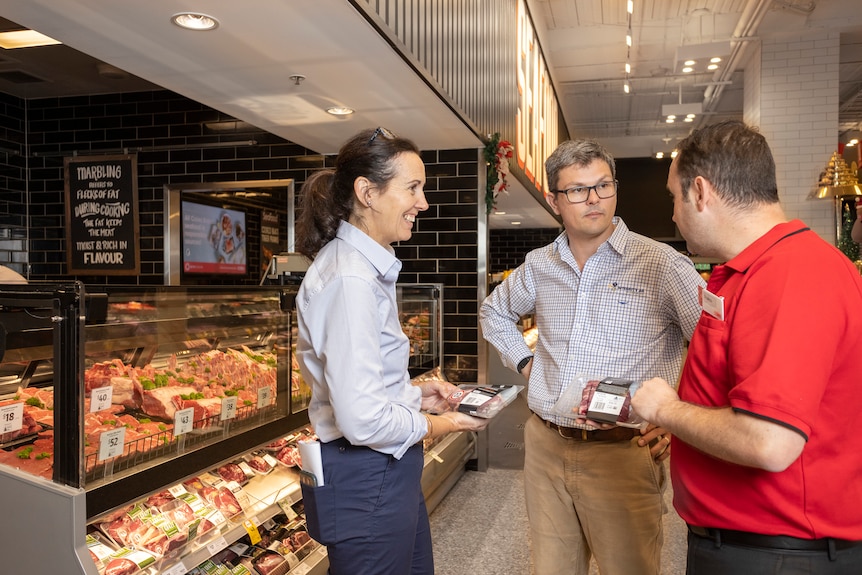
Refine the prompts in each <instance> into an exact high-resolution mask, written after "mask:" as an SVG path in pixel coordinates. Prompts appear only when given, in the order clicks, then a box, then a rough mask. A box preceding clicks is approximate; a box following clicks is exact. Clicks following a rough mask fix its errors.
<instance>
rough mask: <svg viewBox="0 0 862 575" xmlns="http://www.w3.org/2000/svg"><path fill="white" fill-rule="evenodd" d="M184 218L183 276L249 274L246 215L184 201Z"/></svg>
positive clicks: (182, 228)
mask: <svg viewBox="0 0 862 575" xmlns="http://www.w3.org/2000/svg"><path fill="white" fill-rule="evenodd" d="M180 216H181V222H182V225H181V230H182V270H183V273H186V274H230V275H245V273H246V271H247V270H246V241H245V240H246V229H247V228H246V222H245V212H242V211H239V210H230V209H226V208H222V207H218V206H209V205H206V204H199V203H196V202H189V201H185V200H184V201H183V202H182V205H181V208H180Z"/></svg>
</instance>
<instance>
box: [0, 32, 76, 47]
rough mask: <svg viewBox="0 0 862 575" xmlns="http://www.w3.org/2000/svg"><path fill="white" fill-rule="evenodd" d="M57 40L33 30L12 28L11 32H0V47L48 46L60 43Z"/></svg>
mask: <svg viewBox="0 0 862 575" xmlns="http://www.w3.org/2000/svg"><path fill="white" fill-rule="evenodd" d="M60 43H61V42H60V41H59V40H54V39H53V38H51V37H49V36H45V35H44V34H41V33H40V32H36V31H35V30H13V31H11V32H0V48H5V49H6V50H12V49H15V48H33V47H35V46H50V45H52V44H60Z"/></svg>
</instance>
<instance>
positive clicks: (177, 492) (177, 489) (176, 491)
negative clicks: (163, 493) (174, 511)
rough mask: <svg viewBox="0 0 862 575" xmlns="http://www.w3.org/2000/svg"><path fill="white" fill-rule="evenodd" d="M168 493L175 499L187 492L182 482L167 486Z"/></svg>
mask: <svg viewBox="0 0 862 575" xmlns="http://www.w3.org/2000/svg"><path fill="white" fill-rule="evenodd" d="M168 493H170V494H171V495H173V496H174V498H175V499H179V498H180V496H181V495H183V494H185V493H188V491H187V490H186V488H185V487H184V486H183V484H182V483H177V484H176V485H174V486H171V487H168Z"/></svg>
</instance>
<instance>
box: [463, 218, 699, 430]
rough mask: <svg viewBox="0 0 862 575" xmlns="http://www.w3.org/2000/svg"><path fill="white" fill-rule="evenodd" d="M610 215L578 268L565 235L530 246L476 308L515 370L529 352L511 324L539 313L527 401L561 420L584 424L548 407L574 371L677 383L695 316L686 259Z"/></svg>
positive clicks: (693, 280) (692, 277) (692, 276)
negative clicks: (608, 227)
mask: <svg viewBox="0 0 862 575" xmlns="http://www.w3.org/2000/svg"><path fill="white" fill-rule="evenodd" d="M613 221H614V224H615V225H616V229H615V230H614V232H613V233H612V234H611V236H610V238H608V240H607V241H606V242H605V243H603V244H602V245H601V246H599V249H598V251H597V252H596V253H595V254H594V255H593V256H592V257H590V258H589V259H588V260H587V263H586V264H585V265H584V269H583V271H580V270H579V269H578V265H577V263H576V262H575V258H574V256H573V255H572V252H571V250H570V249H569V244H568V240H567V237H566V233H565V232H563V233H561V234H560V235H559V237H557V239H556V240H554V242H553V243H551V244H549V245H547V246H544V247H542V248H539V249H536V250H533V251H531V252H530V253H528V254H527V257H526V258H525V261H524V263H523V264H521V265H520V266H519V267H518V268H517V269H516V270H515V271H513V272H512V273H511V274H510V275H509V277H507V278H506V280H505V281H503V283H502V284H500V285H499V286H497V288H496V289H495V290H494V291H493V292H492V293H491V295H489V296H488V297H487V298H486V299H485V301H484V302H483V303H482V306H481V308H480V310H479V318H480V322H481V326H482V333H483V336H484V337H485V339H486V340H488V342H490V343H491V344H492V345H493V346H494V347H495V348H497V351H499V352H500V357H501V358H502V360H503V364H504V365H506V366H507V367H509V368H511V369H516V366H517V365H518V362H519V361H521V360H522V359H523V358H525V357H527V356H529V355H530V354H531V353H532V352H531V351H530V349H529V347H527V344H526V343H525V342H524V338H523V336H522V334H521V332H520V331H519V330H518V328H517V326H516V322H517V321H518V320H519V318H520V317H522V316H524V315H528V314H534V315H535V320H536V325H537V329H538V340H537V342H536V350H535V356H534V358H533V366H532V369H531V372H530V382H529V385H528V388H527V389H528V391H527V401H528V403H529V406H530V409H531V410H533V411H534V412H536V413H537V414H538V415H539V416H540V417H541V418H543V419H545V420H547V421H552V422H555V423H557V424H558V425H563V426H566V427H584V426H580V425H577V424H575V421H574V419H570V418H565V417H561V416H559V415H556V414H554V413H552V412H551V408H552V407H553V406H554V404H555V403H556V402H557V400H558V399H559V397H560V395H561V394H562V392H563V391H564V390H565V389H566V387H567V386H568V385H569V384H570V383H572V382H573V380H574V379H575V377H576V376H578V375H582V376H583V375H586V376H589V377H596V378H603V377H621V378H626V379H632V380H635V381H643V380H645V379H649V378H652V377H662V378H664V379H666V380H667V381H669V382H671V383H674V384H675V383H676V381H677V379H678V377H679V372H680V369H681V367H682V360H683V352H684V349H685V340H686V339H690V338H691V334H692V332H693V331H694V327H695V325H696V324H697V322H698V319H699V318H700V313H701V308H700V305H699V304H698V301H697V286H698V285H704V286H705V285H706V284H705V282H704V281H703V278H701V277H700V274H698V273H697V271H695V269H694V265H693V264H692V262H691V260H690V259H689V258H687V257H686V256H684V255H682V254H680V253H678V252H677V251H676V250H674V249H673V248H671V247H670V246H668V245H666V244H662V243H659V242H656V241H654V240H651V239H649V238H647V237H644V236H642V235H640V234H636V233H634V232H631V231H629V229H628V227H626V225H625V223H624V222H623V221H622V220H621V219H620V218H618V217H615V218H614V220H613ZM489 383H493V382H489Z"/></svg>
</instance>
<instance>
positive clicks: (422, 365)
mask: <svg viewBox="0 0 862 575" xmlns="http://www.w3.org/2000/svg"><path fill="white" fill-rule="evenodd" d="M396 298H397V301H398V310H399V313H400V319H401V329H403V330H404V333H405V334H406V335H407V338H408V339H409V340H410V361H409V364H408V369H409V371H410V376H411V377H416V376H418V375H421V374H422V373H424V372H426V371H429V370H431V369H434V368H435V367H442V365H443V284H439V283H433V284H398V285H397V287H396Z"/></svg>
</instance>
